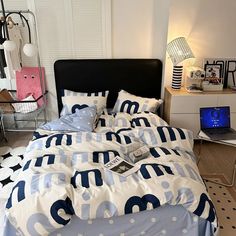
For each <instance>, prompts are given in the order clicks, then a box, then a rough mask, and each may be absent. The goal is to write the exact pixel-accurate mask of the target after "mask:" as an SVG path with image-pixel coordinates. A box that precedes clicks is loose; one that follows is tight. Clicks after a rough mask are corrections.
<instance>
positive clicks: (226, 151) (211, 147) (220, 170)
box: [194, 141, 236, 187]
mask: <svg viewBox="0 0 236 236" xmlns="http://www.w3.org/2000/svg"><path fill="white" fill-rule="evenodd" d="M199 148H200V142H198V141H195V144H194V152H195V154H196V155H198V153H199ZM200 155H201V159H200V162H199V165H198V167H199V170H200V173H201V175H209V174H223V175H224V176H225V178H226V179H227V180H228V181H229V180H231V177H232V173H233V169H234V163H235V160H236V147H231V146H227V145H222V144H217V143H210V142H207V141H205V142H203V145H202V149H201V154H200ZM234 186H235V187H236V185H234Z"/></svg>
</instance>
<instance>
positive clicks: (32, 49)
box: [23, 43, 37, 57]
mask: <svg viewBox="0 0 236 236" xmlns="http://www.w3.org/2000/svg"><path fill="white" fill-rule="evenodd" d="M23 52H24V54H25V55H26V56H28V57H33V56H35V55H36V53H37V47H36V46H35V45H34V44H32V43H26V44H25V45H24V47H23Z"/></svg>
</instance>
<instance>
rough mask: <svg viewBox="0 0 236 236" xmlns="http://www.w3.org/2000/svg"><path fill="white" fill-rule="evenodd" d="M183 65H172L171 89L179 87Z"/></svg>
mask: <svg viewBox="0 0 236 236" xmlns="http://www.w3.org/2000/svg"><path fill="white" fill-rule="evenodd" d="M182 71H183V66H174V68H173V76H172V85H171V87H172V89H180V88H181V80H182Z"/></svg>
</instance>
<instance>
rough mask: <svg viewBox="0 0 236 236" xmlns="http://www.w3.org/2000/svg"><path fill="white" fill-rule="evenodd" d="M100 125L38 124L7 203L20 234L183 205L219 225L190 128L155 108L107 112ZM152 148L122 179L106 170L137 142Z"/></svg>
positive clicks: (8, 214) (48, 231)
mask: <svg viewBox="0 0 236 236" xmlns="http://www.w3.org/2000/svg"><path fill="white" fill-rule="evenodd" d="M96 131H97V133H95V132H71V133H55V132H54V133H53V132H51V131H50V132H49V131H44V130H38V131H37V132H36V133H35V139H34V140H33V141H31V142H30V144H29V146H28V148H27V153H26V155H25V163H24V167H23V169H22V171H21V173H20V174H19V176H18V179H17V181H16V184H15V187H14V188H13V190H12V193H11V195H10V198H9V199H8V201H7V204H6V214H7V216H8V218H9V220H10V222H11V223H12V224H13V225H14V226H15V227H16V228H17V229H18V230H19V231H20V232H21V233H22V234H23V235H47V234H49V233H50V232H53V231H55V229H58V228H61V227H63V226H64V225H66V224H68V223H69V222H70V219H71V216H72V215H73V214H76V215H77V216H78V217H80V218H81V219H86V220H88V219H91V220H92V219H95V218H108V217H111V216H117V215H124V214H129V213H133V212H139V211H143V210H148V209H153V208H156V207H159V206H160V205H165V204H169V205H182V206H184V207H185V208H186V209H187V210H188V211H190V212H192V213H194V214H196V215H197V216H199V217H202V218H204V219H206V220H208V221H210V222H211V223H212V230H213V231H215V230H216V228H217V219H216V215H215V209H214V206H213V204H212V202H211V200H210V198H209V195H208V193H207V192H206V187H205V185H204V183H203V181H202V179H201V177H200V175H199V172H198V168H197V166H196V163H195V157H194V154H193V152H192V145H193V139H192V133H191V132H190V131H188V130H184V129H178V128H172V127H169V126H167V124H166V123H165V122H164V121H163V120H161V119H160V118H159V117H158V116H156V115H154V114H151V113H141V114H135V115H132V116H130V115H127V114H119V113H118V114H116V115H108V114H106V115H102V116H101V117H100V120H99V122H98V127H97V129H96ZM137 143H141V144H146V145H147V146H148V147H149V148H150V155H149V157H148V158H146V159H144V160H142V161H140V162H138V163H137V165H139V167H140V170H139V171H138V172H137V173H134V174H132V175H131V176H129V177H127V178H124V177H120V176H118V175H115V174H112V173H111V172H110V171H108V170H105V169H104V168H103V165H104V164H105V163H107V162H108V161H109V160H111V159H112V158H114V156H116V155H119V156H121V157H124V158H125V156H126V155H127V154H128V153H129V152H130V151H131V150H132V147H133V146H134V145H135V144H137Z"/></svg>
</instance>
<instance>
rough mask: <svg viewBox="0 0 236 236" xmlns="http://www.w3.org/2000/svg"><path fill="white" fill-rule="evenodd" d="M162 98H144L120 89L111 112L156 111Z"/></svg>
mask: <svg viewBox="0 0 236 236" xmlns="http://www.w3.org/2000/svg"><path fill="white" fill-rule="evenodd" d="M162 103H163V100H161V99H159V100H157V99H155V98H144V97H139V96H136V95H133V94H130V93H128V92H126V91H124V90H121V91H120V92H119V94H118V98H117V100H116V103H115V106H114V108H113V112H126V113H129V114H134V113H137V112H143V111H149V112H156V111H157V109H158V108H159V107H160V105H161V104H162Z"/></svg>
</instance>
